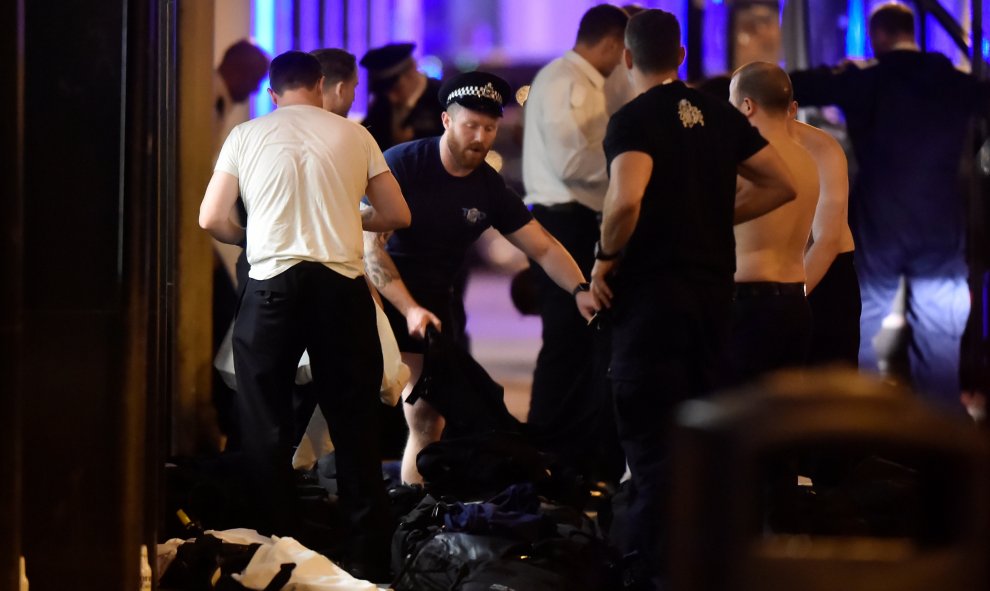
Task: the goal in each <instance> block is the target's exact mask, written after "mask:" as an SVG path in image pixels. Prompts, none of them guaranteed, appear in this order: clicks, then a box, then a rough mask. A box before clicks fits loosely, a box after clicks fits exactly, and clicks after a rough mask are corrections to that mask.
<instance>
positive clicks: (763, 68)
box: [732, 62, 794, 115]
mask: <svg viewBox="0 0 990 591" xmlns="http://www.w3.org/2000/svg"><path fill="white" fill-rule="evenodd" d="M732 77H733V78H735V79H736V96H737V97H738V98H740V99H743V98H749V99H750V100H752V101H753V102H755V103H756V104H757V105H759V106H760V108H762V109H763V110H765V111H767V112H768V113H772V114H774V115H781V114H786V113H787V110H788V109H789V108H790V106H791V103H792V102H794V89H793V87H792V86H791V78H790V76H788V75H787V72H785V71H784V70H783V69H781V67H780V66H778V65H777V64H771V63H770V62H751V63H748V64H746V65H745V66H743V67H741V68H739V69H738V70H736V72H735V73H734V74H733V75H732ZM736 106H739V105H736Z"/></svg>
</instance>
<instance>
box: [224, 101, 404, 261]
mask: <svg viewBox="0 0 990 591" xmlns="http://www.w3.org/2000/svg"><path fill="white" fill-rule="evenodd" d="M216 170H217V171H221V172H225V173H228V174H230V175H232V176H234V177H236V178H237V181H238V186H239V188H240V192H241V198H242V199H243V200H244V206H245V208H246V209H247V213H248V224H247V249H246V250H247V252H246V254H247V260H248V263H250V265H251V271H250V273H249V275H250V277H251V278H252V279H259V280H261V279H268V278H270V277H274V276H275V275H278V274H279V273H282V272H283V271H285V270H286V269H288V268H289V267H291V266H293V265H295V264H297V263H300V262H302V261H314V262H318V263H322V264H324V265H326V266H327V267H329V268H330V269H333V270H334V271H336V272H338V273H340V274H342V275H345V276H347V277H351V278H354V277H358V276H359V275H361V274H363V272H364V265H363V262H362V261H363V256H364V244H363V241H362V230H361V214H360V210H359V207H360V202H361V198H362V197H363V196H364V194H365V191H366V189H367V187H368V180H369V179H371V178H373V177H375V176H378V175H379V174H382V173H384V172H388V170H389V169H388V165H387V164H386V163H385V158H384V157H383V156H382V152H381V150H380V149H379V148H378V145H377V144H376V143H375V141H374V139H373V138H372V137H371V134H370V133H368V131H367V130H366V129H365V128H364V127H362V126H361V125H359V124H357V123H355V122H353V121H350V120H348V119H346V118H344V117H340V116H338V115H334V114H332V113H329V112H327V111H324V110H323V109H321V108H319V107H315V106H310V105H292V106H287V107H279V108H277V109H276V110H275V111H273V112H272V113H269V114H267V115H264V116H262V117H259V118H257V119H254V120H252V121H248V122H246V123H242V124H240V125H238V126H237V127H235V128H234V129H233V130H232V131H231V132H230V135H229V136H228V137H227V140H226V141H225V142H224V144H223V148H221V150H220V156H219V157H218V158H217V164H216Z"/></svg>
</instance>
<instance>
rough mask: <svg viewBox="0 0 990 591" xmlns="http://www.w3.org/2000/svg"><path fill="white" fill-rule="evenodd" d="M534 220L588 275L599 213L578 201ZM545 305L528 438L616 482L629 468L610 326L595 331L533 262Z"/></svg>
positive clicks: (536, 212)
mask: <svg viewBox="0 0 990 591" xmlns="http://www.w3.org/2000/svg"><path fill="white" fill-rule="evenodd" d="M533 216H534V217H535V218H536V220H537V221H538V222H540V224H542V225H543V227H544V228H546V230H547V231H548V232H550V234H552V235H553V236H554V238H556V239H557V240H558V241H559V242H560V243H561V245H563V247H564V248H565V249H566V250H567V251H568V252H569V253H570V254H571V256H572V257H574V260H575V261H576V262H577V264H578V267H580V269H581V272H582V273H584V275H585V277H589V276H590V274H591V267H592V266H593V265H594V263H595V257H594V250H595V242H596V241H597V240H598V235H599V224H598V214H597V213H596V212H595V211H593V210H591V209H588V208H587V207H584V206H583V205H580V204H578V203H569V204H566V205H559V206H553V207H546V206H542V205H536V206H534V207H533ZM531 265H532V267H533V271H534V277H535V278H536V283H537V290H538V291H537V293H538V294H539V300H540V319H541V321H542V323H543V345H542V347H541V348H540V353H539V356H538V357H537V359H536V369H535V370H534V372H533V390H532V397H531V401H530V407H529V416H528V419H527V423H528V424H529V429H530V433H532V435H533V437H534V440H535V441H536V442H537V444H538V445H539V446H540V447H541V448H542V449H544V450H548V451H551V452H553V453H554V454H555V455H556V456H557V457H558V458H560V459H561V460H562V461H563V462H564V463H565V464H568V465H569V466H571V467H573V468H574V469H576V470H577V471H579V472H581V473H583V474H585V475H587V476H593V477H595V478H598V479H605V480H612V479H618V477H619V476H621V474H622V471H623V470H624V468H625V465H624V463H623V459H622V452H621V449H620V448H619V444H618V440H617V438H616V434H615V428H614V422H613V420H612V416H611V415H612V405H611V401H610V396H609V385H608V377H607V372H608V364H609V357H610V348H609V333H608V328H609V327H608V323H607V321H603V322H602V323H601V324H597V325H596V326H594V327H589V326H588V323H587V322H586V321H585V320H584V318H582V317H581V314H580V312H578V309H577V306H576V305H575V302H574V297H573V296H572V295H571V294H569V293H567V292H566V291H564V290H563V289H561V288H560V287H559V286H558V285H557V284H556V283H554V282H553V280H552V279H550V277H549V276H548V275H547V274H546V272H545V271H544V270H543V269H542V268H540V267H539V265H537V264H535V263H534V262H532V261H531Z"/></svg>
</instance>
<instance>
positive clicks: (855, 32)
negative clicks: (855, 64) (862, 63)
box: [846, 0, 866, 58]
mask: <svg viewBox="0 0 990 591" xmlns="http://www.w3.org/2000/svg"><path fill="white" fill-rule="evenodd" d="M864 55H866V19H865V18H864V15H863V0H849V28H847V29H846V57H849V58H862V57H863V56H864Z"/></svg>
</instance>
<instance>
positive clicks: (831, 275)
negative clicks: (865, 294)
mask: <svg viewBox="0 0 990 591" xmlns="http://www.w3.org/2000/svg"><path fill="white" fill-rule="evenodd" d="M853 258H854V255H853V252H852V251H850V252H844V253H841V254H839V255H838V256H837V257H835V261H833V262H832V266H830V267H829V269H828V272H827V273H825V276H824V277H822V280H821V282H819V283H818V285H817V286H816V287H815V289H814V290H813V291H812V292H811V293H810V294H808V304H809V305H810V306H811V319H812V330H811V348H810V350H809V351H808V363H809V364H814V365H818V364H826V363H838V362H842V363H846V364H848V365H850V366H851V367H858V366H859V317H860V314H862V312H863V302H862V300H861V299H860V295H859V279H858V278H857V277H856V265H855V264H854V263H853Z"/></svg>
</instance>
